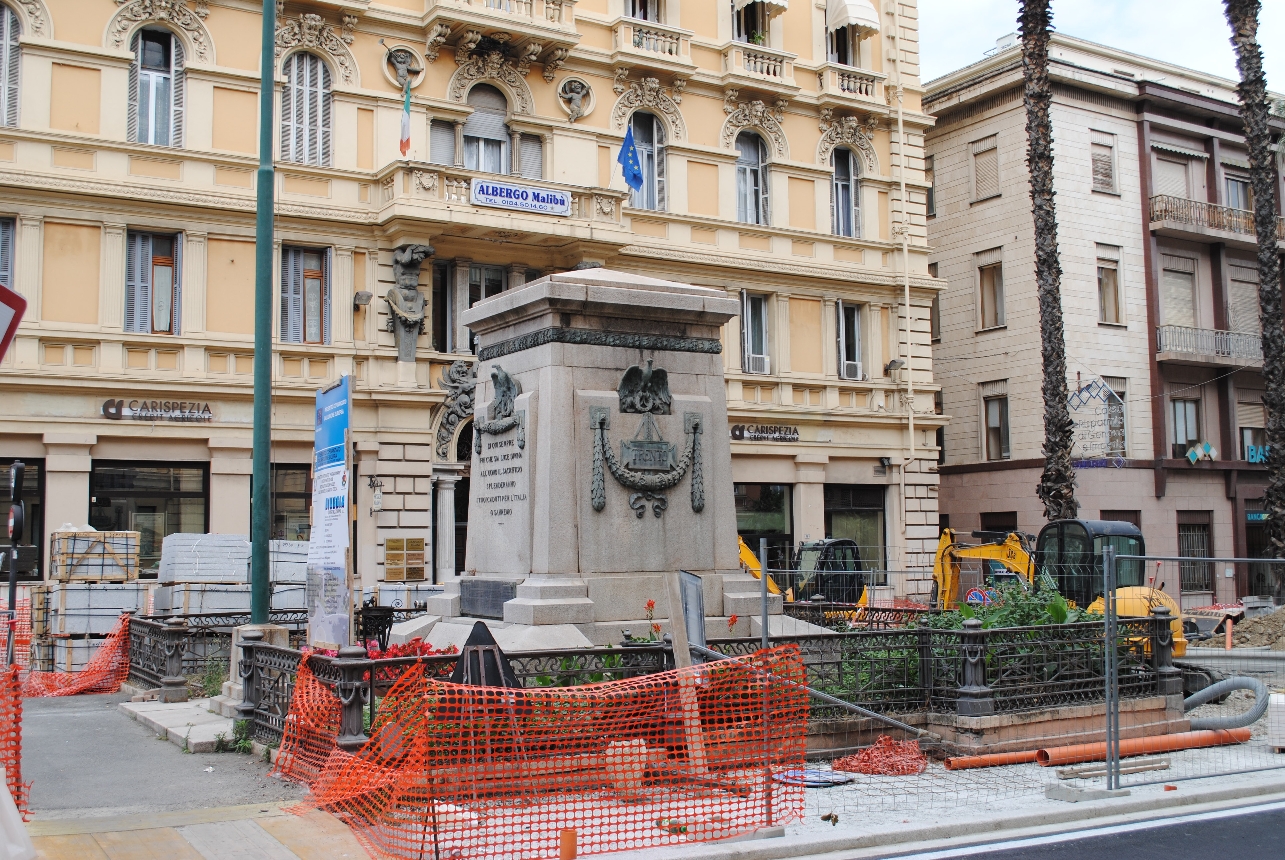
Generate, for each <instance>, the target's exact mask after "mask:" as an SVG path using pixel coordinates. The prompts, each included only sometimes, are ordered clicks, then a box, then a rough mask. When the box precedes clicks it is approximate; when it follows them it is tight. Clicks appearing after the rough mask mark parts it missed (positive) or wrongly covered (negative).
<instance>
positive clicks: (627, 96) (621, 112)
mask: <svg viewBox="0 0 1285 860" xmlns="http://www.w3.org/2000/svg"><path fill="white" fill-rule="evenodd" d="M626 73H627V70H626ZM684 85H686V82H684ZM616 86H617V87H618V89H616V92H618V93H620V98H618V99H616V104H615V106H614V107H613V108H612V109H611V127H612V128H613V129H615V130H617V131H619V130H620V129H622V128H624V127H625V124H626V123H627V122H629V117H630V116H631V115H632V114H633V112H634V111H636V110H640V109H642V110H649V111H652V112H654V113H655V114H656V115H657V116H660V117H661V118H663V119H664V120H665V124H666V125H667V126H669V133H670V135H671V137H672V139H673V140H675V141H678V140H686V139H687V123H686V122H684V121H683V112H682V111H680V110H679V109H678V102H677V101H675V99H674V97H673V96H671V95H670V94H669V93H668V92H666V91H665V89H664V87H662V86H661V85H660V81H659V80H657V79H656V78H643V79H642V80H641V81H634V82H633V83H631V84H629V85H628V86H627V87H626V86H625V79H624V78H623V77H617V78H616ZM680 91H681V88H680ZM679 98H681V96H679Z"/></svg>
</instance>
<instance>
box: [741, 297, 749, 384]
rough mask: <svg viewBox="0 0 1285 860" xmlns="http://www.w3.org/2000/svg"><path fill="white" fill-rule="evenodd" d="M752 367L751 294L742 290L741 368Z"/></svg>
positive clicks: (745, 370) (743, 369)
mask: <svg viewBox="0 0 1285 860" xmlns="http://www.w3.org/2000/svg"><path fill="white" fill-rule="evenodd" d="M749 369H750V294H749V293H747V292H746V291H745V290H741V370H742V371H743V372H745V373H749Z"/></svg>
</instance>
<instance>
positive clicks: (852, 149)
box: [0, 0, 941, 585]
mask: <svg viewBox="0 0 1285 860" xmlns="http://www.w3.org/2000/svg"><path fill="white" fill-rule="evenodd" d="M259 8H260V7H259V5H258V4H257V3H254V2H249V0H189V2H181V0H176V2H173V3H168V2H167V3H159V2H151V0H58V2H52V0H12V2H11V0H0V16H2V17H3V20H4V29H3V40H0V41H3V50H4V52H5V53H4V62H3V63H0V76H2V82H3V86H0V101H3V110H0V121H2V124H3V127H0V186H3V189H4V194H3V197H4V201H3V203H2V204H0V230H2V231H3V232H2V233H0V240H2V241H0V280H3V281H4V282H5V283H9V284H11V285H13V287H14V288H15V289H17V290H18V291H19V292H20V293H22V294H23V295H24V296H26V297H27V299H28V300H29V302H30V308H29V311H28V315H27V318H26V319H25V320H24V322H23V324H22V327H21V329H20V331H19V334H18V337H17V339H16V340H15V342H14V345H13V348H12V350H11V351H10V353H9V355H8V356H7V358H6V359H5V360H4V363H3V364H0V403H3V404H4V408H3V409H0V459H3V460H5V461H7V460H9V459H12V458H15V457H21V458H23V459H24V460H25V461H26V462H27V463H28V464H29V469H28V476H29V478H28V485H27V488H26V489H25V490H24V497H25V498H26V499H27V500H28V501H29V502H30V503H31V508H32V511H33V514H34V516H33V517H31V521H32V523H33V534H32V535H30V536H28V539H29V540H31V541H33V542H36V543H40V544H42V545H44V544H46V543H47V536H48V533H49V532H50V531H51V530H54V529H56V528H57V527H58V526H60V525H61V524H63V523H72V524H75V525H82V524H84V523H89V524H91V525H93V526H95V527H97V528H101V529H107V528H113V529H114V528H131V529H138V530H139V531H141V532H142V533H143V556H144V558H143V563H144V566H145V567H146V566H150V565H151V564H152V563H154V562H155V561H156V559H157V557H158V555H159V550H160V540H161V538H162V537H163V536H164V535H165V534H168V533H172V532H176V531H195V532H200V531H207V530H208V531H213V532H225V533H246V532H247V531H248V529H249V501H250V498H249V497H250V453H251V450H250V446H251V441H250V440H251V425H250V422H251V399H252V393H251V365H252V360H253V353H252V349H253V346H252V332H253V328H254V320H253V315H252V307H251V306H252V299H253V294H254V253H255V251H254V243H253V237H254V205H255V204H254V188H253V185H254V181H255V174H254V169H255V167H256V159H257V150H256V147H257V133H258V129H257V116H258V112H257V103H258V87H259V44H260V40H259V33H260V16H259V12H258V10H259ZM278 8H279V12H278V25H277V36H276V70H275V75H276V87H277V91H278V95H277V112H278V116H277V119H276V120H275V123H276V125H277V127H278V132H275V133H274V135H273V137H274V140H275V141H276V146H277V150H278V151H277V153H276V158H277V182H278V187H277V189H276V194H277V201H278V202H277V210H276V243H277V247H278V255H277V261H276V263H275V272H276V273H277V274H276V284H275V285H274V292H275V296H274V300H273V308H274V320H273V332H274V339H275V346H274V354H273V379H274V398H273V450H272V457H273V461H274V463H275V467H274V477H273V491H274V497H273V500H272V502H273V505H272V507H273V529H274V534H275V535H276V536H278V537H284V538H297V537H306V536H307V534H308V521H309V511H308V504H309V501H308V499H309V496H308V492H309V480H310V474H309V463H310V460H311V440H312V432H313V399H314V395H315V392H316V390H317V389H318V388H319V387H322V386H325V385H327V384H328V383H329V382H331V381H333V380H335V379H336V378H338V377H339V376H340V375H343V374H350V375H351V376H352V377H353V380H354V425H355V426H354V432H353V440H354V446H355V458H356V462H357V471H356V474H355V475H354V481H353V483H354V486H355V488H356V493H355V509H354V517H355V522H354V536H355V546H356V552H355V556H356V564H357V571H358V574H359V575H360V577H361V579H362V581H363V582H364V583H365V584H366V585H371V584H373V583H376V582H378V581H380V580H382V579H383V578H384V576H385V567H384V561H385V558H384V553H385V545H386V541H387V540H388V539H390V538H401V539H412V540H422V541H424V543H425V550H426V553H427V558H426V561H425V562H424V564H423V566H422V567H421V566H420V565H419V564H417V563H416V562H417V559H415V558H414V557H412V558H411V560H410V561H408V562H407V564H406V565H405V566H404V567H403V568H400V569H398V571H397V573H396V574H394V575H404V576H407V577H412V578H415V577H423V578H425V579H428V580H433V579H438V580H443V579H447V578H449V577H452V576H455V575H457V574H458V573H459V572H460V567H461V566H462V555H463V535H464V533H465V529H466V528H467V523H466V519H467V505H466V504H463V503H462V500H465V499H466V493H467V486H468V479H469V468H470V467H469V462H470V456H469V451H470V448H471V446H470V439H471V428H470V427H469V422H470V419H471V414H472V405H471V382H470V377H471V374H472V372H473V365H474V356H473V354H472V350H473V342H472V338H471V336H470V333H469V331H468V330H467V329H466V328H465V327H463V326H462V325H461V324H460V323H459V318H460V314H461V313H462V312H463V311H464V310H465V309H467V308H468V307H469V306H470V305H472V304H474V303H476V302H478V301H482V300H484V299H486V298H487V297H488V296H491V295H494V294H496V293H499V292H502V291H504V290H508V289H513V288H515V287H517V286H520V285H521V284H523V283H525V282H527V281H529V280H531V279H533V278H538V277H540V276H542V275H543V274H545V273H549V272H557V271H563V270H566V269H569V268H573V267H575V266H577V265H592V264H603V265H606V266H609V267H613V268H617V269H622V270H627V271H631V272H638V273H643V274H647V275H654V276H657V277H662V278H667V279H671V280H676V281H683V282H690V283H695V284H700V285H706V286H713V287H718V288H720V289H725V290H727V291H728V293H729V294H730V295H733V296H735V297H737V298H738V299H739V300H740V301H741V302H742V307H743V309H744V314H743V316H742V318H741V319H740V320H739V321H737V320H733V322H732V323H731V324H730V325H729V326H728V327H727V328H726V329H725V331H724V332H723V337H722V355H723V356H724V360H725V367H726V371H727V397H728V403H729V408H730V421H731V426H730V427H729V428H728V432H729V433H730V434H731V439H732V442H731V446H732V452H733V461H734V465H733V471H734V479H735V481H736V485H735V492H736V499H737V504H738V510H739V512H740V518H739V528H740V530H741V531H742V533H744V534H745V535H746V536H747V537H749V538H750V539H751V540H753V539H755V538H757V537H758V536H760V535H762V536H767V537H770V538H771V539H772V540H773V541H774V542H775V543H778V544H784V543H788V542H791V541H795V542H797V541H799V540H802V539H805V538H812V539H815V538H820V537H822V536H823V535H831V534H833V535H835V536H843V537H854V538H856V539H858V540H860V542H862V543H863V544H866V545H869V546H871V547H873V548H874V549H873V550H872V552H873V551H877V552H879V553H882V554H883V555H884V559H880V560H879V561H880V563H886V564H890V565H894V566H895V565H900V564H905V563H909V562H913V561H915V560H919V561H922V558H923V553H924V552H925V551H926V550H927V549H929V548H930V547H931V545H932V543H933V541H934V539H935V535H936V526H935V524H936V490H937V486H936V485H937V476H936V474H935V463H936V459H937V450H936V447H935V445H934V438H935V432H936V429H937V427H938V426H939V424H940V422H941V418H940V417H939V416H938V415H935V414H934V410H933V408H932V406H933V395H934V393H935V388H934V384H933V379H932V372H931V367H930V360H929V359H930V355H929V342H928V339H929V307H930V305H931V303H932V298H933V296H934V294H935V293H936V290H937V286H936V282H935V281H934V280H933V279H932V278H931V277H929V275H928V255H927V245H926V228H925V220H924V211H925V201H926V192H927V186H926V182H925V174H924V170H923V166H924V164H923V158H922V152H923V133H924V130H925V129H926V128H927V127H928V126H929V125H930V123H931V120H930V118H929V117H927V116H926V115H925V114H924V112H923V110H922V107H921V94H922V90H921V88H920V85H919V78H918V42H917V36H916V31H917V20H916V11H915V4H914V2H913V0H902V2H899V3H898V2H892V0H828V2H814V0H793V2H787V0H768V2H764V1H763V0H758V1H757V2H746V0H578V2H577V0H375V2H370V0H349V2H334V1H333V0H312V2H295V0H287V2H285V3H284V4H280V3H279V4H278ZM390 51H391V53H389V52H390ZM399 75H400V76H401V78H400V80H399ZM402 81H405V82H407V83H408V85H409V88H410V104H411V109H410V140H409V149H408V150H407V152H406V153H405V155H403V154H402V153H401V151H400V148H399V139H400V127H401V115H402V103H403V85H402ZM898 93H900V94H901V98H900V99H898V97H897V94H898ZM899 123H900V124H901V126H902V127H904V139H903V137H901V136H900V134H899V132H898V128H899ZM629 127H632V129H633V132H634V139H635V141H636V142H637V147H638V152H639V157H640V161H641V167H642V172H643V174H644V184H643V187H642V189H641V190H639V191H636V192H631V191H630V190H629V189H628V188H627V187H626V185H625V183H624V181H623V179H622V175H621V170H620V168H619V166H618V165H617V155H618V153H619V150H620V147H621V144H622V141H623V139H624V137H625V132H626V129H627V128H629ZM903 189H904V192H905V193H904V195H903ZM407 244H424V245H429V246H431V247H432V248H433V252H432V254H431V256H430V258H429V259H428V260H425V261H424V263H423V265H422V268H421V271H420V281H419V283H420V290H421V292H422V295H423V297H424V299H425V319H424V325H423V331H422V334H421V335H420V336H419V337H418V342H417V343H416V344H415V349H414V355H413V356H412V357H413V358H414V360H413V361H398V352H397V348H396V346H395V343H394V335H393V333H392V327H393V326H392V324H391V323H390V315H389V314H390V305H389V302H388V301H387V300H386V299H385V296H386V295H387V294H388V292H389V289H390V287H392V285H393V266H392V263H393V253H394V250H395V249H397V248H399V247H401V246H403V245H407ZM456 362H464V364H459V365H457V364H456ZM907 362H908V363H909V367H905V366H904V365H905V364H906V363H907ZM482 372H483V373H488V372H489V371H488V370H487V369H486V367H485V366H484V367H483V368H482ZM911 395H913V403H914V404H915V406H914V409H915V410H917V411H916V412H915V413H914V414H912V412H911V403H912V397H911ZM912 428H913V429H912ZM729 489H730V488H727V487H721V488H718V492H726V491H728V490H729ZM376 490H378V491H379V492H380V493H381V494H382V505H381V506H380V507H382V510H378V509H376V504H375V493H376ZM403 548H405V547H403ZM43 551H46V552H47V548H46V549H45V550H43ZM412 551H413V545H412ZM873 560H874V559H872V561H873ZM390 573H391V570H390Z"/></svg>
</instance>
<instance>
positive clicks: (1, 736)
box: [0, 666, 27, 820]
mask: <svg viewBox="0 0 1285 860" xmlns="http://www.w3.org/2000/svg"><path fill="white" fill-rule="evenodd" d="M0 767H3V768H4V773H5V782H7V783H8V788H9V793H10V794H12V795H13V802H14V804H15V805H17V807H18V811H19V812H21V813H22V817H23V819H24V820H25V819H26V817H27V786H25V785H23V784H22V681H21V680H19V670H18V667H17V666H10V667H9V668H8V669H5V670H3V671H0Z"/></svg>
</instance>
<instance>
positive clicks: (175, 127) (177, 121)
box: [170, 36, 187, 334]
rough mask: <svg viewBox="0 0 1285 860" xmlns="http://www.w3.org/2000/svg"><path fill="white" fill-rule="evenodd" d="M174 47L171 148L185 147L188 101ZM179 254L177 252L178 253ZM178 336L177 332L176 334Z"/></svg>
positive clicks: (179, 52) (178, 46)
mask: <svg viewBox="0 0 1285 860" xmlns="http://www.w3.org/2000/svg"><path fill="white" fill-rule="evenodd" d="M170 44H171V45H173V48H172V50H173V57H174V60H173V72H172V73H171V84H170V93H171V96H170V98H171V99H172V103H171V105H170V128H171V129H172V131H171V133H170V146H173V147H180V148H181V147H182V146H183V108H184V107H185V103H186V101H187V62H186V58H185V57H184V54H183V43H182V41H180V40H179V38H178V37H177V36H171V37H170ZM176 253H177V252H176ZM175 334H177V332H175Z"/></svg>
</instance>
